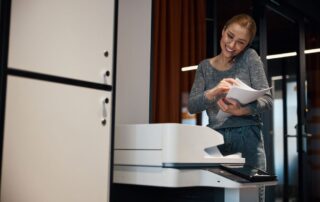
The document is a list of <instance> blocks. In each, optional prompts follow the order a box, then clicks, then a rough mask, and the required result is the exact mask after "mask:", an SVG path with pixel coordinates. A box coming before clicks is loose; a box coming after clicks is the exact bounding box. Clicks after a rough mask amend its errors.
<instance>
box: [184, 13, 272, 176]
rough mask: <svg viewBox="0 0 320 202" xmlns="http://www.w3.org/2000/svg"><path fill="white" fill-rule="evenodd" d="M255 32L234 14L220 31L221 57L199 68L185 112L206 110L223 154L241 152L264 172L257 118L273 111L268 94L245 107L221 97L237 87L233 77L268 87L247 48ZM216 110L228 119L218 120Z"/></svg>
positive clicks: (246, 17) (248, 21)
mask: <svg viewBox="0 0 320 202" xmlns="http://www.w3.org/2000/svg"><path fill="white" fill-rule="evenodd" d="M255 33H256V24H255V22H254V20H253V19H252V18H251V17H250V16H249V15H246V14H240V15H236V16H234V17H232V18H231V19H230V20H228V21H227V23H226V24H225V26H224V28H223V30H222V36H221V40H220V47H221V52H220V54H219V55H217V56H215V57H213V58H210V59H206V60H204V61H202V62H201V63H200V64H199V65H198V69H197V72H196V76H195V80H194V83H193V86H192V89H191V93H190V97H189V102H188V109H189V112H190V113H197V112H202V111H203V110H206V112H207V115H208V117H209V124H208V126H209V127H210V128H212V129H215V130H216V131H218V132H220V133H221V134H222V135H223V136H224V142H225V143H224V144H223V145H220V146H219V149H220V151H221V153H222V154H223V155H228V154H232V153H237V152H241V153H242V157H244V158H245V159H246V164H248V165H251V166H253V167H256V168H259V169H262V170H265V169H266V157H265V150H264V143H263V136H262V131H261V126H262V121H261V119H260V115H261V113H262V112H264V111H266V110H270V109H271V108H272V105H273V101H272V97H271V93H270V91H269V92H268V93H266V94H265V95H264V96H262V97H260V98H258V100H256V101H254V102H252V103H249V104H247V105H241V104H240V103H239V102H237V101H236V100H233V99H228V98H224V97H225V94H226V93H227V92H228V91H229V89H230V87H231V86H232V85H234V84H235V85H237V81H236V80H235V78H239V79H240V80H241V81H243V82H244V83H246V84H247V85H248V86H251V87H252V88H254V89H257V90H260V89H265V88H268V82H267V79H266V75H265V72H264V69H263V64H262V62H261V59H260V57H259V56H258V54H257V53H256V51H254V50H253V49H251V48H248V45H249V44H250V43H251V42H252V40H253V38H254V37H255ZM219 110H222V111H223V112H226V113H229V114H231V116H229V117H228V118H226V119H224V120H221V119H218V118H217V113H218V111H219Z"/></svg>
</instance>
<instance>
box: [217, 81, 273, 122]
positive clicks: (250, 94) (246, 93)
mask: <svg viewBox="0 0 320 202" xmlns="http://www.w3.org/2000/svg"><path fill="white" fill-rule="evenodd" d="M236 81H238V82H237V83H238V84H237V85H233V86H232V87H231V88H230V90H229V92H228V94H227V96H226V98H232V99H235V100H238V102H240V103H241V104H243V105H245V104H248V103H250V102H253V101H255V100H257V99H258V98H259V97H261V96H263V95H264V94H265V93H266V92H268V91H269V90H270V89H271V87H270V88H266V89H262V90H255V89H253V88H251V87H250V86H248V85H247V84H245V83H243V82H242V81H241V80H240V79H238V78H236ZM229 116H231V114H229V113H226V112H223V111H221V110H220V111H219V112H218V114H217V118H218V119H224V118H227V117H229Z"/></svg>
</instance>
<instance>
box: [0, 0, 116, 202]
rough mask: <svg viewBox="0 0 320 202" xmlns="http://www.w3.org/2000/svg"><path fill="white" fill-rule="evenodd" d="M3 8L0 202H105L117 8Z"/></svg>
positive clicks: (60, 0) (17, 2) (84, 4)
mask: <svg viewBox="0 0 320 202" xmlns="http://www.w3.org/2000/svg"><path fill="white" fill-rule="evenodd" d="M5 1H6V0H4V1H3V2H5ZM6 2H11V16H10V28H8V30H4V31H7V32H8V33H9V39H8V40H9V47H8V50H6V51H7V53H8V64H7V65H6V66H7V67H2V68H4V69H6V70H8V71H4V72H5V73H6V74H5V75H4V76H3V77H4V78H5V80H6V81H7V82H6V83H5V84H4V83H2V84H3V85H4V86H6V88H5V97H1V100H0V101H1V102H5V107H4V108H3V109H1V110H0V111H4V113H3V114H1V116H3V118H2V117H1V121H3V125H4V130H3V134H1V135H2V137H3V146H2V152H3V155H2V167H1V169H2V173H1V202H12V201H14V202H44V201H45V202H57V201H59V202H81V201H83V202H88V201H94V202H106V201H109V200H110V192H111V191H110V182H111V172H112V162H111V159H112V158H111V157H112V151H113V148H112V142H111V141H112V139H113V138H112V137H113V133H112V131H113V127H114V121H113V119H112V116H113V110H114V106H115V105H114V103H113V98H114V96H115V95H114V91H113V86H112V84H113V82H114V81H113V79H114V74H113V72H114V69H115V68H116V67H115V63H114V61H113V60H114V54H113V53H114V50H113V49H114V48H113V47H114V46H115V45H116V44H115V41H114V33H115V30H114V27H116V26H115V25H116V23H117V22H116V21H115V20H116V17H115V15H116V13H117V12H116V10H115V9H116V8H117V2H118V1H117V0H28V1H24V0H11V1H6ZM8 20H9V18H8ZM2 21H3V19H2ZM9 29H10V30H9ZM2 54H3V53H2ZM4 55H6V54H5V53H4ZM106 72H108V76H106ZM3 77H2V75H1V78H3ZM110 89H112V90H110ZM1 95H2V94H1Z"/></svg>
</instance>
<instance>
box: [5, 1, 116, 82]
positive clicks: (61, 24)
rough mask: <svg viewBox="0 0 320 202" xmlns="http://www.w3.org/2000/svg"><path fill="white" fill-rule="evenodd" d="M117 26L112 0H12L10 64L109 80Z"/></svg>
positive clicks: (87, 79) (55, 73)
mask: <svg viewBox="0 0 320 202" xmlns="http://www.w3.org/2000/svg"><path fill="white" fill-rule="evenodd" d="M113 32H114V0H12V6H11V22H10V40H9V60H8V66H9V68H15V69H19V70H27V71H31V72H38V73H43V74H49V75H54V76H61V77H67V78H73V79H79V80H85V81H90V82H96V83H106V82H107V84H109V85H111V84H112V81H111V80H112V79H111V78H110V77H108V79H107V81H106V82H105V78H104V74H105V72H106V71H107V70H109V71H111V70H112V65H113V64H112V58H113V51H112V50H113ZM105 51H108V56H107V57H106V56H105V55H104V53H105Z"/></svg>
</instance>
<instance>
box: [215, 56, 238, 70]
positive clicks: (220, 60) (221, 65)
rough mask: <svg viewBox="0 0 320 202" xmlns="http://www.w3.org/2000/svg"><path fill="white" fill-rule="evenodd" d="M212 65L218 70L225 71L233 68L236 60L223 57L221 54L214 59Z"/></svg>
mask: <svg viewBox="0 0 320 202" xmlns="http://www.w3.org/2000/svg"><path fill="white" fill-rule="evenodd" d="M211 63H212V65H213V66H214V67H215V68H216V69H218V70H221V71H225V70H228V69H230V68H231V67H232V65H233V63H234V59H233V58H231V59H230V58H226V57H223V55H222V54H221V53H220V54H219V55H217V56H216V57H214V58H212V60H211Z"/></svg>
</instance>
